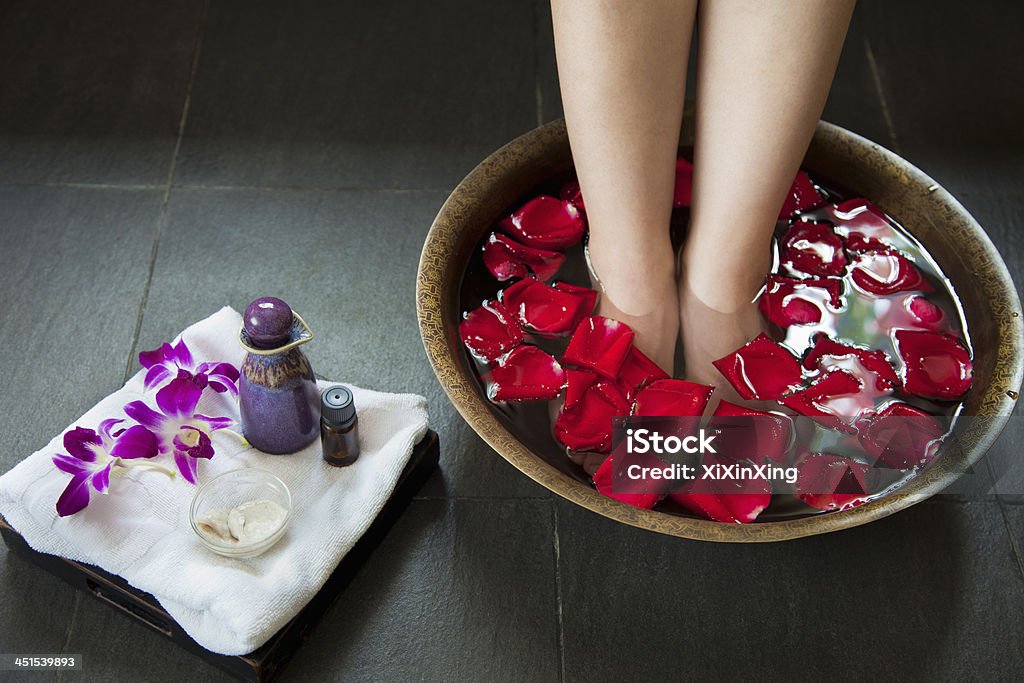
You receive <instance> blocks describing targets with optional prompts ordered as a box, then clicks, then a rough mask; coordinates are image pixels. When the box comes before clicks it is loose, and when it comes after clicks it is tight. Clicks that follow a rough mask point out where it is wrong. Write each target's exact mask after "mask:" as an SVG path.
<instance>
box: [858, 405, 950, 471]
mask: <svg viewBox="0 0 1024 683" xmlns="http://www.w3.org/2000/svg"><path fill="white" fill-rule="evenodd" d="M944 433H945V430H944V429H943V427H942V423H941V422H940V421H939V420H938V418H936V417H935V416H934V415H930V414H929V413H926V412H925V411H923V410H921V409H920V408H915V407H914V406H912V405H908V404H906V403H901V402H899V401H893V402H892V403H889V404H888V405H886V406H885V408H883V409H882V410H880V411H879V412H878V414H877V415H872V416H870V417H867V418H865V419H864V420H863V422H862V424H861V429H860V434H859V435H858V439H859V440H860V443H861V445H862V446H864V450H865V451H866V452H867V453H869V454H870V455H871V456H873V457H874V458H876V460H877V463H878V464H879V465H881V466H884V467H889V468H892V469H897V470H905V469H909V468H911V467H917V466H918V465H924V464H926V463H927V462H928V461H929V460H931V459H932V458H933V457H934V456H935V451H936V449H937V448H938V445H939V442H938V440H939V439H941V438H942V436H943V434H944Z"/></svg>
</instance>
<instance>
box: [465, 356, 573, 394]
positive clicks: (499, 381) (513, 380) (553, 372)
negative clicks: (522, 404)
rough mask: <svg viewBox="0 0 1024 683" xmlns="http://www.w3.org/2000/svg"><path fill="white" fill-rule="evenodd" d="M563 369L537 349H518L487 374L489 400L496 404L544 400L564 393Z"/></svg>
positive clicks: (485, 380)
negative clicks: (499, 402)
mask: <svg viewBox="0 0 1024 683" xmlns="http://www.w3.org/2000/svg"><path fill="white" fill-rule="evenodd" d="M564 380H565V374H564V373H563V371H562V366H561V365H559V364H558V361H557V360H555V359H554V358H552V357H551V356H550V355H548V354H547V353H545V352H544V351H542V350H541V349H538V348H537V347H536V346H528V345H523V346H519V347H516V348H515V349H514V350H513V351H512V352H511V353H509V354H508V355H507V356H505V357H503V358H501V359H500V360H499V361H498V363H497V365H495V366H494V368H492V369H491V370H490V372H487V373H485V374H484V382H485V383H486V384H487V398H489V399H491V400H492V401H540V400H550V399H553V398H556V397H557V396H558V394H559V393H561V391H562V384H563V382H564Z"/></svg>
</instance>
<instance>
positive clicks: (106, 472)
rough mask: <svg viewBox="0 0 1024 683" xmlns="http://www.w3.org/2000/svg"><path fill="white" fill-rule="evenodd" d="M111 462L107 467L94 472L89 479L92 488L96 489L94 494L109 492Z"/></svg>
mask: <svg viewBox="0 0 1024 683" xmlns="http://www.w3.org/2000/svg"><path fill="white" fill-rule="evenodd" d="M112 464H113V462H110V463H107V466H106V467H104V468H103V469H101V470H100V471H99V472H96V473H94V474H93V475H92V477H90V481H91V482H92V487H93V488H94V489H96V493H103V494H105V493H107V491H108V490H110V467H111V465H112Z"/></svg>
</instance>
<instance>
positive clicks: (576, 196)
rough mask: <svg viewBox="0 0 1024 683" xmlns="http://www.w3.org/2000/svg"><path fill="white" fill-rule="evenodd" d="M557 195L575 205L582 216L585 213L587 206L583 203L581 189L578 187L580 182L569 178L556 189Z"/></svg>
mask: <svg viewBox="0 0 1024 683" xmlns="http://www.w3.org/2000/svg"><path fill="white" fill-rule="evenodd" d="M558 197H559V198H560V199H563V200H565V201H567V202H571V203H572V205H573V206H575V207H576V208H577V209H578V210H579V212H580V214H581V215H582V216H584V217H585V216H586V215H587V207H586V206H584V204H583V190H582V189H581V188H580V184H579V182H578V181H576V180H570V181H569V182H567V183H566V184H565V185H562V188H561V189H560V190H559V191H558Z"/></svg>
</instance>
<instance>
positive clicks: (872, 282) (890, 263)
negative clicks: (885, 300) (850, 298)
mask: <svg viewBox="0 0 1024 683" xmlns="http://www.w3.org/2000/svg"><path fill="white" fill-rule="evenodd" d="M850 273H851V275H852V277H853V283H854V284H855V285H857V287H858V288H860V289H861V290H863V291H865V292H867V293H869V294H875V295H879V296H884V295H887V294H895V293H896V292H907V291H918V292H929V291H931V289H932V287H931V285H929V284H928V282H927V280H925V279H924V276H923V275H921V271H919V270H918V269H917V266H915V265H914V264H913V263H911V262H910V261H909V260H908V259H907V258H906V257H905V256H904V255H903V254H901V253H899V252H898V251H896V250H895V249H890V250H888V251H869V252H867V253H864V254H861V255H860V256H859V257H858V258H857V260H856V261H854V262H853V265H852V267H851V269H850Z"/></svg>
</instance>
